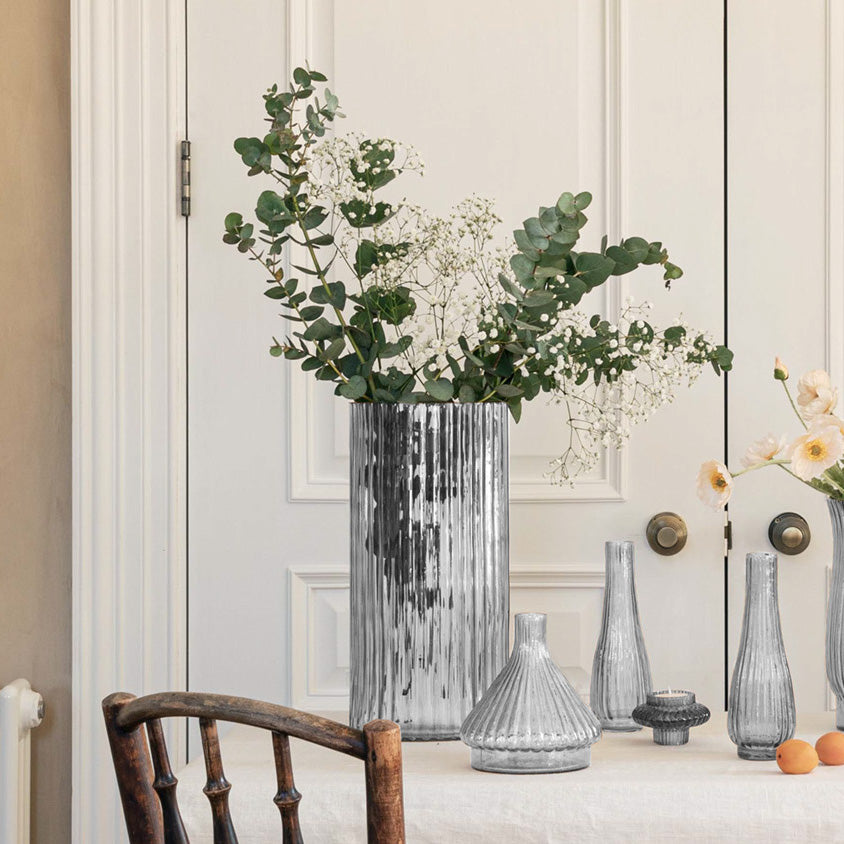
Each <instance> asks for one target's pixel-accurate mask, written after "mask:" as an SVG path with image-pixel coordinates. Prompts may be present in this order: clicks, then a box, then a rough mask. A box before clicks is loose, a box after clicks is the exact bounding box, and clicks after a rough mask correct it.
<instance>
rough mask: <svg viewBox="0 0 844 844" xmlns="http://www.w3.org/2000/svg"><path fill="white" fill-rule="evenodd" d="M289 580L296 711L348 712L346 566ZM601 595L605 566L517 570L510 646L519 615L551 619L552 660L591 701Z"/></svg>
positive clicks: (301, 569)
mask: <svg viewBox="0 0 844 844" xmlns="http://www.w3.org/2000/svg"><path fill="white" fill-rule="evenodd" d="M288 576H289V589H288V596H289V606H288V621H289V641H290V655H289V662H288V665H289V667H290V697H291V705H292V706H294V707H296V708H299V709H306V710H315V709H316V710H345V709H347V708H348V705H349V569H348V566H345V565H341V564H339V563H331V564H324V565H309V566H292V567H291V568H290V569H289V570H288ZM603 594H604V568H603V565H595V564H587V563H584V564H553V563H552V564H546V563H541V564H540V563H519V564H514V565H512V566H511V567H510V615H511V635H510V639H511V641H512V616H513V615H514V614H515V613H519V612H544V613H547V614H548V645H549V648H550V650H551V655H552V656H553V657H554V660H555V661H556V662H557V664H558V665H559V666H560V667H561V668H562V669H563V671H564V672H565V673H566V676H567V677H568V679H569V681H570V682H571V683H572V684H573V685H574V686H575V688H576V689H577V691H578V693H580V695H581V696H585V697H586V698H587V699H588V694H589V678H590V675H591V671H592V656H593V653H594V650H595V642H596V641H597V636H598V630H599V627H600V623H601V610H602V602H603Z"/></svg>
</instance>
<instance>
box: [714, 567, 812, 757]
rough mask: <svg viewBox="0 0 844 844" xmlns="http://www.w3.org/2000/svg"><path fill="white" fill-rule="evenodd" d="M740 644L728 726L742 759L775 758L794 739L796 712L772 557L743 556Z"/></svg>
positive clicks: (731, 688) (775, 570) (775, 571)
mask: <svg viewBox="0 0 844 844" xmlns="http://www.w3.org/2000/svg"><path fill="white" fill-rule="evenodd" d="M745 576H746V586H745V593H744V617H743V619H742V627H741V642H740V643H739V652H738V657H737V659H736V666H735V668H734V669H733V680H732V683H731V684H730V705H729V711H728V715H727V727H728V731H729V734H730V739H732V741H733V742H734V743H735V744H736V745H737V747H738V755H739V757H740V758H741V759H752V760H766V759H775V758H776V754H777V747H778V746H779V745H780V744H782V743H783V742H784V741H786V740H787V739H790V738H791V737H792V736H793V735H794V728H795V726H796V721H797V718H796V711H795V708H794V691H793V689H792V686H791V672H790V671H789V670H788V660H787V659H786V658H785V645H784V644H783V640H782V630H781V628H780V608H779V601H778V598H777V555H776V554H770V553H767V552H766V553H758V554H748V555H747V558H746V561H745Z"/></svg>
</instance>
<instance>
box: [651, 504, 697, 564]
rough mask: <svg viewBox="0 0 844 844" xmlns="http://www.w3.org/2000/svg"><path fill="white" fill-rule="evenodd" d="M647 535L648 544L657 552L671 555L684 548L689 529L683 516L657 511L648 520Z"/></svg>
mask: <svg viewBox="0 0 844 844" xmlns="http://www.w3.org/2000/svg"><path fill="white" fill-rule="evenodd" d="M645 535H646V536H647V538H648V545H650V546H651V548H653V550H654V551H656V553H657V554H662V556H664V557H670V556H671V555H672V554H676V553H677V552H678V551H682V550H683V547H684V546H685V544H686V539H687V538H688V536H689V531H688V529H687V528H686V523H685V522H684V521H683V517H682V516H678V515H677V514H676V513H657V514H656V515H655V516H653V517H652V518H651V520H650V521H649V522H648V528H647V530H646V531H645Z"/></svg>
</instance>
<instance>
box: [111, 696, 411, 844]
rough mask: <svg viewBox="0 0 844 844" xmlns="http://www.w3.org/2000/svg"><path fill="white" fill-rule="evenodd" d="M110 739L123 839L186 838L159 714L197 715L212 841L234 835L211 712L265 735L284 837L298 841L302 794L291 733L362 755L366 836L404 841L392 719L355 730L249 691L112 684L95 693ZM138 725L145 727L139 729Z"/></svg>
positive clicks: (386, 843)
mask: <svg viewBox="0 0 844 844" xmlns="http://www.w3.org/2000/svg"><path fill="white" fill-rule="evenodd" d="M103 715H104V717H105V722H106V730H107V732H108V739H109V744H110V746H111V753H112V758H113V759H114V770H115V774H116V777H117V785H118V789H119V791H120V797H121V800H122V802H123V814H124V817H125V819H126V828H127V830H128V832H129V840H130V842H131V844H189V840H188V836H187V832H186V831H185V826H184V823H183V821H182V817H181V814H180V812H179V804H178V800H177V797H176V786H177V784H178V780H177V779H176V777H175V776H174V775H173V771H172V769H171V767H170V759H169V756H168V754H167V746H166V743H165V741H164V731H163V729H162V725H161V719H162V718H172V717H189V718H198V719H199V729H200V736H201V738H202V752H203V756H204V758H205V772H206V778H207V780H206V784H205V787H204V788H203V792H204V793H205V795H206V796H207V797H208V801H209V803H210V804H211V814H212V819H213V829H214V844H237V841H238V839H237V834H236V833H235V828H234V823H233V820H232V816H231V812H230V809H229V792H230V791H231V788H232V786H231V784H230V783H229V781H228V780H227V779H226V775H225V771H224V770H223V760H222V755H221V753H220V740H219V736H218V733H217V722H218V721H229V722H233V723H237V724H246V725H249V726H252V727H258V728H261V729H264V730H268V731H269V732H270V733H271V734H272V744H273V757H274V760H275V769H276V779H277V786H278V788H277V791H276V795H275V797H274V798H273V802H274V803H275V804H276V806H278V809H279V813H280V814H281V827H282V841H283V844H303V837H302V831H301V829H300V826H299V801H300V800H301V799H302V796H301V795H300V794H299V792H298V791H297V790H296V785H295V783H294V780H293V764H292V758H291V753H290V736H293V737H294V738H298V739H302V740H304V741H309V742H313V743H314V744H319V745H321V746H323V747H327V748H329V749H331V750H336V751H338V752H340V753H345V754H347V755H349V756H354V757H356V758H357V759H361V760H362V761H363V763H364V777H365V783H366V818H367V840H368V841H369V844H404V841H405V837H404V836H405V833H404V804H403V794H402V766H401V731H400V730H399V727H398V724H394V723H393V722H392V721H372V722H371V723H369V724H366V725H365V726H364V728H363V730H353V729H352V728H350V727H347V726H345V725H343V724H338V723H336V722H334V721H329V720H328V719H327V718H320V717H318V716H316V715H309V714H308V713H306V712H299V711H297V710H295V709H288V708H287V707H284V706H277V705H275V704H271V703H264V702H262V701H256V700H249V699H248V698H239V697H228V696H224V695H208V694H199V693H196V692H167V693H162V694H155V695H147V696H146V697H141V698H136V697H134V696H133V695H129V694H125V693H122V692H120V693H117V694H113V695H109V697H107V698H106V699H105V700H104V701H103ZM143 728H145V729H143Z"/></svg>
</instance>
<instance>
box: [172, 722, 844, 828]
mask: <svg viewBox="0 0 844 844" xmlns="http://www.w3.org/2000/svg"><path fill="white" fill-rule="evenodd" d="M328 715H329V717H333V718H334V719H335V720H342V718H341V716H340V715H338V714H337V713H328ZM834 719H835V716H834V714H833V713H829V712H828V713H824V714H822V715H814V716H804V717H800V718H799V719H798V725H797V734H796V738H803V739H805V740H806V741H810V742H811V743H813V744H814V742H815V740H816V739H817V738H818V736H820V735H822V734H823V733H825V732H829V731H830V730H832V729H834ZM221 743H222V754H223V763H224V766H225V771H226V776H227V778H228V780H229V781H230V782H231V783H232V791H231V809H232V816H233V818H234V823H235V828H236V829H237V832H238V835H239V837H240V840H241V841H242V842H243V844H263V842H278V841H280V840H281V823H280V818H279V813H278V809H276V807H275V805H274V804H273V802H272V798H273V795H274V793H275V770H274V767H273V762H272V743H271V739H270V736H269V734H268V733H265V732H264V731H263V730H256V729H250V728H246V727H235V728H234V729H232V730H231V731H230V732H229V733H228V734H227V735H226V736H224V737H223V739H222V742H221ZM291 745H292V756H293V769H294V776H295V780H296V786H297V788H298V790H299V791H300V792H301V794H302V802H301V804H300V806H299V815H300V819H301V824H302V834H303V836H304V839H305V841H306V842H307V844H335V843H336V844H341V843H342V844H352V843H353V842H364V841H366V814H365V798H364V782H363V762H361V761H359V760H357V759H352V758H350V757H347V756H344V755H343V754H340V753H335V752H332V751H329V750H325V749H323V748H319V747H316V746H314V745H311V744H308V743H306V742H302V741H298V740H296V739H291ZM402 750H403V757H404V801H405V817H406V823H407V841H408V844H421V842H431V844H434V842H436V844H447V843H448V842H458V844H475V842H477V844H481V843H482V842H483V844H489V842H524V844H546V843H547V842H578V844H579V842H601V844H608V842H622V841H623V842H650V841H655V842H659V841H712V842H715V841H729V842H754V841H759V842H781V841H789V842H802V843H803V844H805V842H835V841H841V842H844V766H841V767H837V768H835V767H829V768H828V767H825V766H823V765H819V766H818V767H817V768H816V769H815V771H814V772H813V773H811V774H809V775H805V776H786V775H784V774H781V773H780V771H779V769H778V768H777V765H776V762H745V761H742V760H740V759H739V758H738V757H737V756H736V751H735V747H734V745H733V744H732V743H731V742H730V740H729V737H728V736H727V732H726V718H725V716H724V715H723V714H721V713H718V714H715V715H713V717H712V719H711V721H710V722H709V723H708V724H705V725H703V726H702V727H698V728H696V729H693V730H692V733H691V741H690V743H689V744H687V745H685V746H683V747H659V746H657V745H655V744H654V743H653V741H652V738H651V731H650V730H649V729H645V730H642V731H641V732H637V733H604V736H603V738H602V739H601V741H599V742H598V744H596V745H594V747H593V748H592V766H591V767H590V768H587V769H585V770H582V771H574V772H571V773H566V774H539V775H521V776H518V775H503V774H487V773H481V772H479V771H474V770H472V768H471V767H470V766H469V749H468V748H467V747H466V746H465V745H463V744H462V743H461V742H405V743H404V744H403V745H402ZM204 782H205V770H204V766H203V762H202V758H201V755H200V757H199V758H198V759H195V760H194V761H192V762H191V763H190V764H189V765H188V766H187V767H186V768H185V769H184V770H183V771H182V772H181V773H180V774H179V803H180V805H181V807H182V813H183V816H184V819H185V824H186V826H187V828H188V834H189V836H190V840H191V842H194V844H201V842H211V841H212V837H211V824H210V818H211V814H210V809H209V806H208V802H207V800H206V798H205V796H204V795H203V794H202V790H201V789H202V786H203V784H204Z"/></svg>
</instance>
